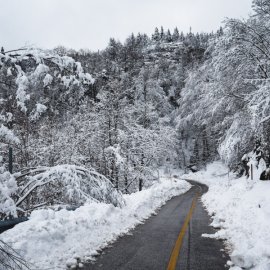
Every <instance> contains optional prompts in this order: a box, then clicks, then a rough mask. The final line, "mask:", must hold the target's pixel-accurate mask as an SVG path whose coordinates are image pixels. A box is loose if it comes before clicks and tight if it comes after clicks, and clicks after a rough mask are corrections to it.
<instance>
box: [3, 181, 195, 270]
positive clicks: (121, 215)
mask: <svg viewBox="0 0 270 270" xmlns="http://www.w3.org/2000/svg"><path fill="white" fill-rule="evenodd" d="M190 187H191V185H190V184H189V183H187V182H185V181H181V180H176V179H173V180H171V179H161V181H160V182H159V183H156V184H155V185H153V186H152V187H151V188H149V189H146V190H143V191H141V192H137V193H133V194H131V195H125V196H124V197H125V200H126V205H125V206H124V207H122V208H119V207H115V206H113V205H112V204H105V203H95V202H94V203H93V202H92V203H88V204H85V205H84V206H81V207H80V208H78V209H76V210H75V211H67V210H65V209H63V210H60V211H58V212H54V211H53V210H37V211H34V212H33V213H32V215H31V217H30V220H29V221H27V222H24V223H21V224H19V225H17V226H15V227H14V228H13V229H11V230H9V231H7V232H5V233H3V234H2V235H0V239H1V240H4V241H5V242H7V243H11V244H12V247H13V248H15V249H16V250H18V251H19V252H20V254H21V255H22V256H24V257H25V259H26V260H27V261H29V262H30V263H32V264H33V265H34V267H35V269H41V268H42V269H65V268H66V266H69V267H71V268H73V267H75V266H76V265H78V264H79V263H80V262H83V261H85V260H91V259H93V256H94V255H96V254H97V251H98V250H100V249H102V248H104V247H105V246H106V245H108V244H109V243H110V242H112V241H115V240H116V239H117V237H119V236H120V235H123V234H125V233H127V232H128V231H129V230H131V229H133V228H134V227H135V226H136V225H138V224H140V223H142V222H143V221H144V220H145V219H146V218H148V217H150V216H151V215H152V214H153V213H155V211H156V210H157V209H158V208H159V207H161V206H162V205H163V204H165V202H166V201H167V200H169V199H171V198H172V197H173V196H177V195H180V194H182V193H184V192H186V191H187V190H188V189H189V188H190Z"/></svg>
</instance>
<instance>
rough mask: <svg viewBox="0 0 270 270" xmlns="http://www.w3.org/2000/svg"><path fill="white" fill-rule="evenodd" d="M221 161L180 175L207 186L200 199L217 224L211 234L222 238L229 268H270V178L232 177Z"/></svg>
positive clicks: (264, 269) (237, 269)
mask: <svg viewBox="0 0 270 270" xmlns="http://www.w3.org/2000/svg"><path fill="white" fill-rule="evenodd" d="M228 171H229V170H228V168H227V167H226V166H225V165H223V164H222V163H221V162H214V163H212V164H210V165H208V166H207V168H206V170H205V171H199V172H197V173H194V174H189V175H184V176H183V178H189V179H194V180H197V181H199V182H202V183H206V184H207V185H208V186H209V191H208V193H206V194H205V195H204V196H203V198H202V201H203V203H204V205H205V206H206V208H207V210H208V212H209V214H210V215H212V217H213V222H212V225H213V226H214V227H216V228H220V230H218V232H217V233H215V234H214V235H211V236H210V235H205V236H207V237H216V238H220V239H226V243H227V244H228V249H229V253H230V256H231V262H229V264H230V265H231V269H233V270H239V269H256V270H269V269H270V226H269V224H270V208H269V205H270V196H269V194H270V181H265V182H264V181H259V180H257V181H251V180H247V179H246V178H245V177H242V178H238V179H235V177H234V176H233V175H232V174H231V175H230V174H228Z"/></svg>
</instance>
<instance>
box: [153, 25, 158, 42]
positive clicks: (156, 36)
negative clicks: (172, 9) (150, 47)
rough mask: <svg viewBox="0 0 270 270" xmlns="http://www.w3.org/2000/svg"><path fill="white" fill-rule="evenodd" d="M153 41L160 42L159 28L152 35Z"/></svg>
mask: <svg viewBox="0 0 270 270" xmlns="http://www.w3.org/2000/svg"><path fill="white" fill-rule="evenodd" d="M152 40H154V41H159V40H160V34H159V30H158V28H157V27H156V28H155V33H154V34H153V35H152Z"/></svg>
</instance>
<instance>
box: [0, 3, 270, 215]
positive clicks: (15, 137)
mask: <svg viewBox="0 0 270 270" xmlns="http://www.w3.org/2000/svg"><path fill="white" fill-rule="evenodd" d="M252 8H253V13H252V14H251V15H250V17H249V18H248V19H247V20H242V19H227V20H226V22H225V24H224V26H223V27H221V28H220V29H219V30H218V31H217V32H212V33H193V32H192V29H190V32H189V33H183V32H181V31H180V30H178V28H175V29H173V30H165V29H163V27H161V28H160V27H159V28H156V29H155V31H154V33H153V34H152V36H148V35H146V34H140V33H139V34H137V35H135V34H131V35H130V36H129V37H128V38H127V39H126V41H125V42H123V43H121V42H119V41H117V40H115V39H114V38H111V39H110V40H109V44H108V46H107V48H106V49H105V50H102V51H97V52H92V51H90V50H86V49H84V50H79V51H76V50H73V49H67V48H65V47H63V46H59V47H57V48H55V49H52V50H44V49H39V48H33V47H23V48H18V49H17V50H12V51H7V50H5V48H3V47H2V49H1V52H0V216H1V218H2V219H5V218H8V217H10V216H14V217H17V216H24V215H28V214H29V213H30V212H31V211H32V210H33V209H37V208H41V207H44V206H46V205H47V206H54V207H55V206H57V207H66V206H75V207H77V206H79V205H82V204H83V203H84V202H85V201H86V200H88V199H90V198H91V199H93V200H98V201H108V202H112V203H113V204H115V205H121V204H122V203H123V202H122V197H121V196H122V195H121V194H129V193H132V192H134V191H138V190H142V189H144V188H146V187H149V186H151V185H152V184H153V183H154V182H155V181H156V179H157V178H158V170H159V169H160V168H172V169H175V168H177V169H182V170H183V171H185V172H188V171H189V170H193V171H196V170H198V169H200V168H202V167H204V166H205V165H206V164H207V163H209V162H211V161H214V160H218V159H221V160H222V161H223V162H225V163H226V164H227V165H228V166H229V167H230V168H231V170H238V171H241V169H239V166H240V165H241V158H242V156H243V155H244V154H245V153H247V152H250V151H251V150H252V149H253V147H254V145H255V142H256V141H260V146H261V149H262V153H263V157H264V159H265V161H266V165H267V166H269V161H270V160H269V150H270V149H269V145H270V142H269V138H270V137H269V135H270V128H269V121H270V106H269V105H270V93H269V89H270V84H269V83H270V82H269V76H270V46H269V45H270V35H269V34H270V3H269V2H268V1H266V0H254V1H253V7H252ZM11 161H12V163H11ZM239 164H240V165H239ZM93 187H94V188H93ZM100 190H102V191H104V192H103V193H102V194H101V193H100V192H99V191H100ZM104 194H105V195H104Z"/></svg>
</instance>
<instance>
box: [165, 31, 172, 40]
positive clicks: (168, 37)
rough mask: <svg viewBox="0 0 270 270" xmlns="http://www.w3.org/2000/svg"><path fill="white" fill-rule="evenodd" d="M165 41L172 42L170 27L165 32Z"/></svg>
mask: <svg viewBox="0 0 270 270" xmlns="http://www.w3.org/2000/svg"><path fill="white" fill-rule="evenodd" d="M166 41H167V42H172V41H173V40H172V35H171V32H170V29H168V31H167V34H166Z"/></svg>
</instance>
